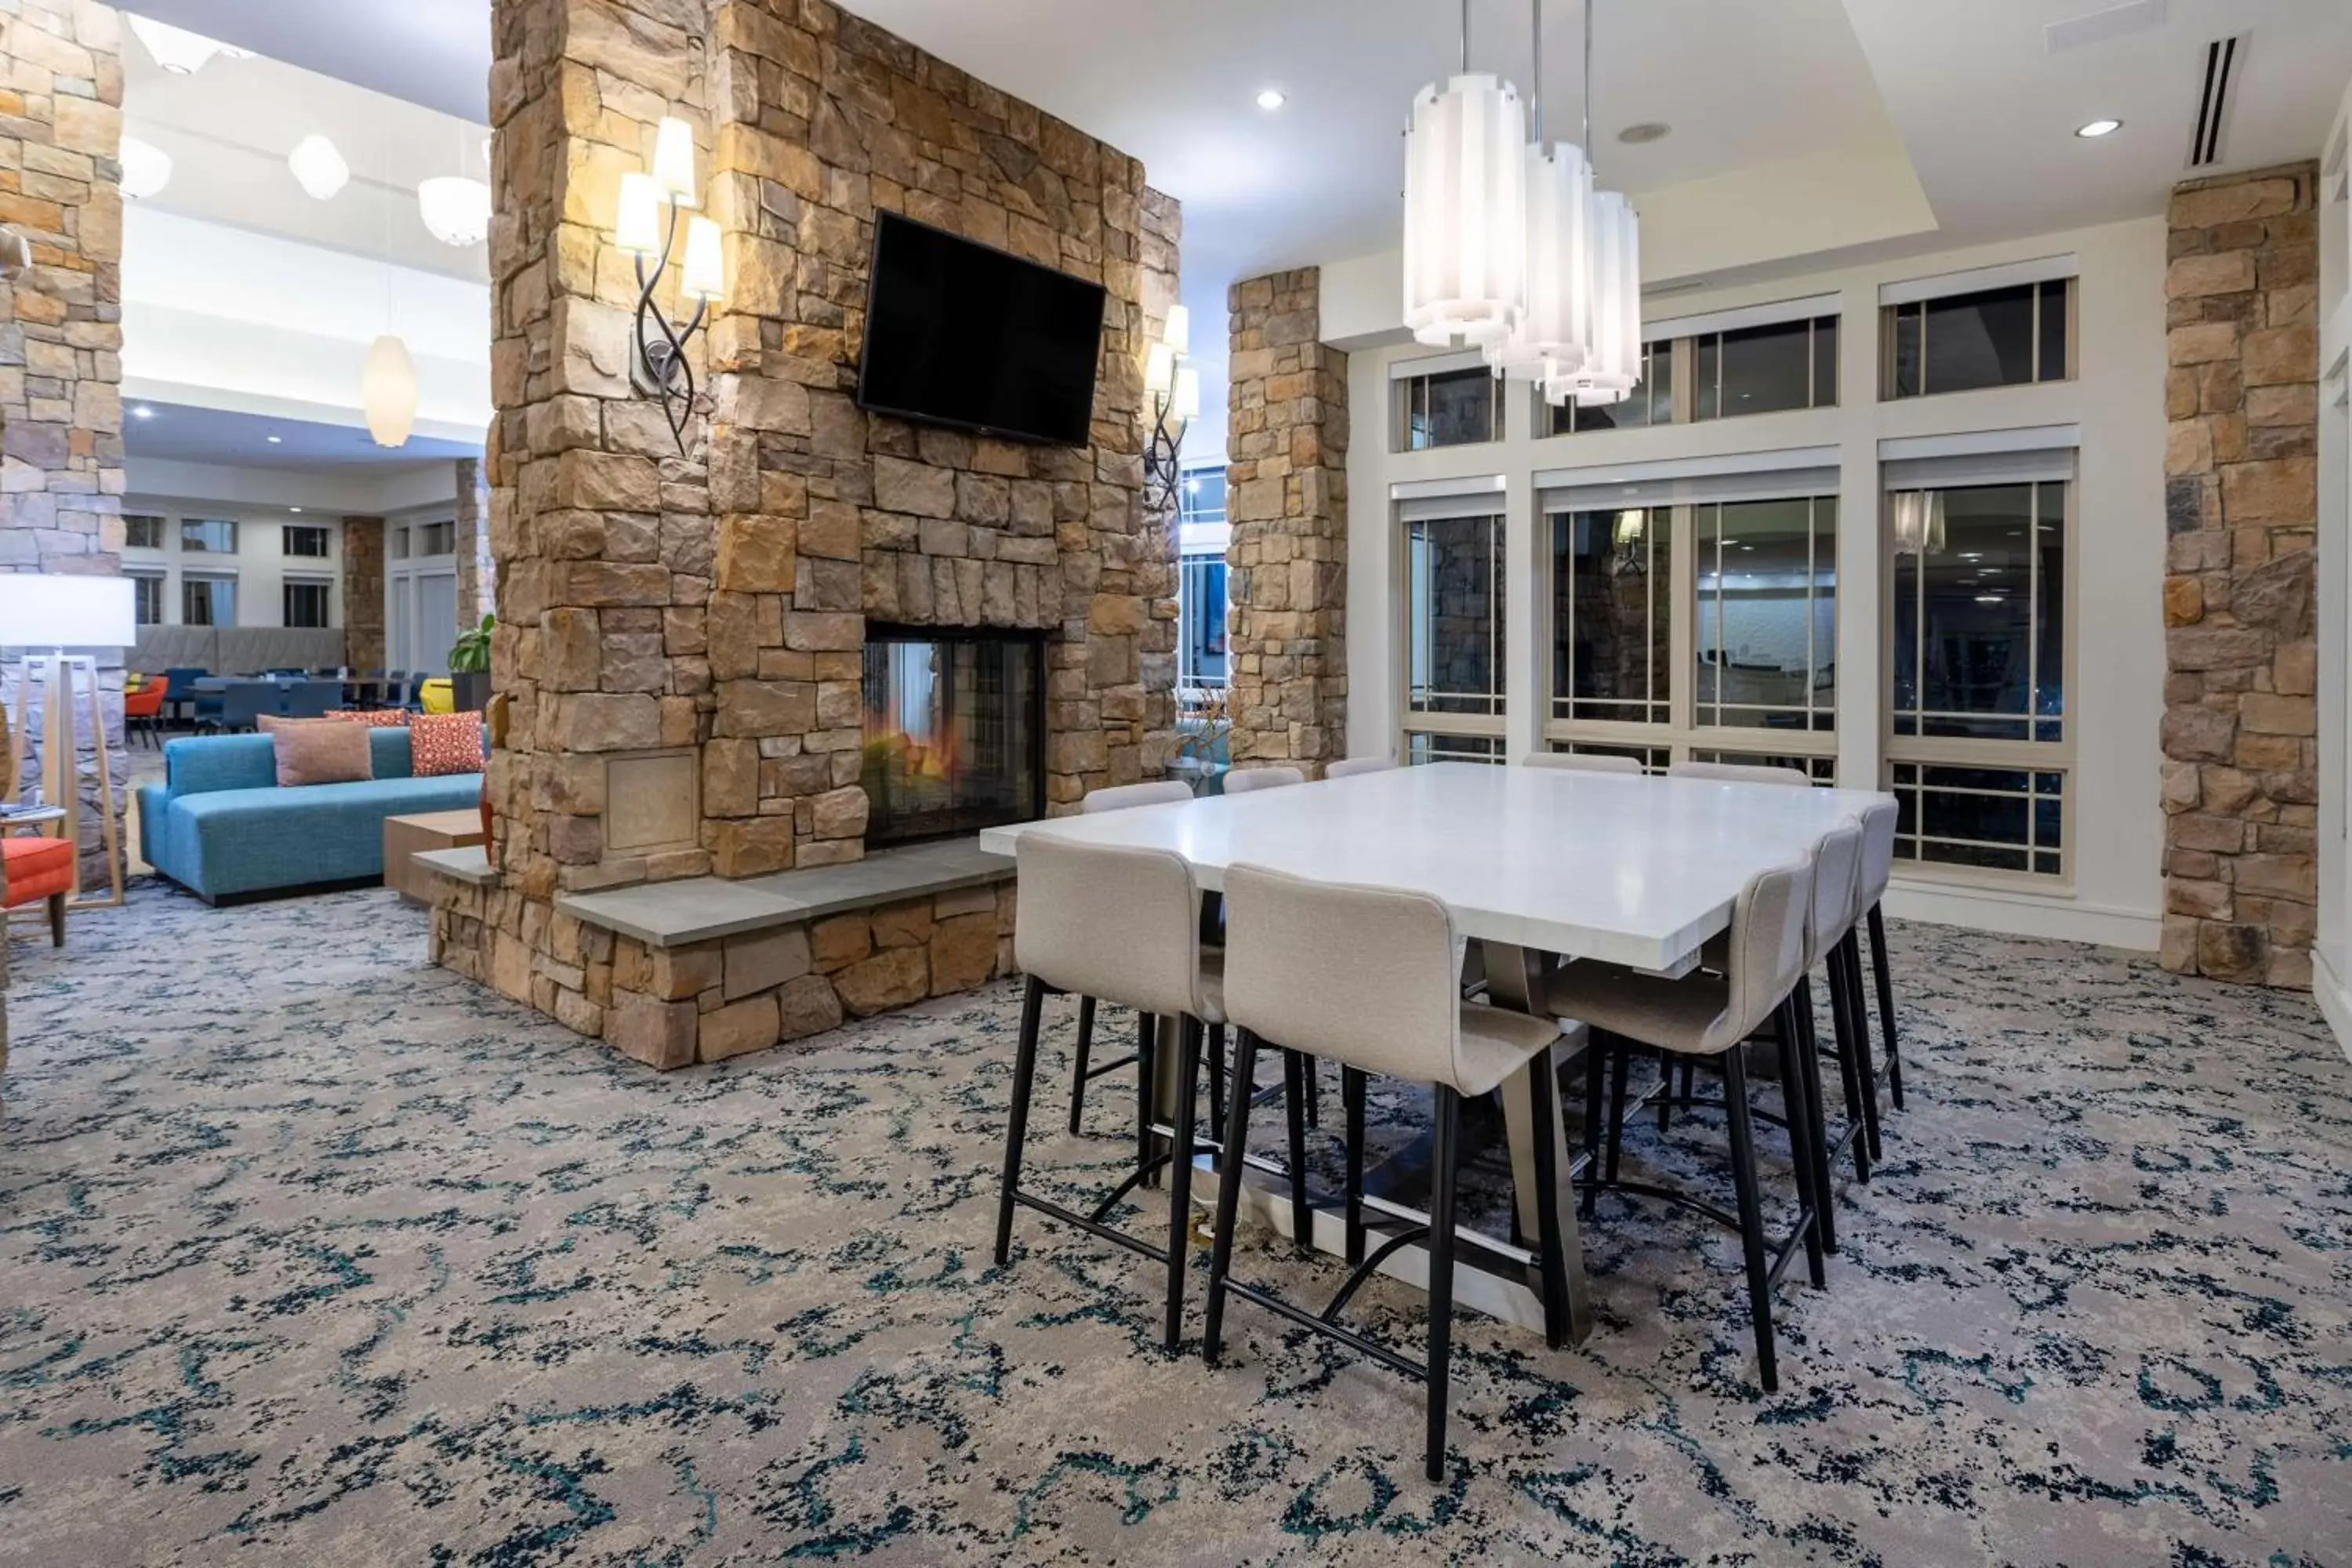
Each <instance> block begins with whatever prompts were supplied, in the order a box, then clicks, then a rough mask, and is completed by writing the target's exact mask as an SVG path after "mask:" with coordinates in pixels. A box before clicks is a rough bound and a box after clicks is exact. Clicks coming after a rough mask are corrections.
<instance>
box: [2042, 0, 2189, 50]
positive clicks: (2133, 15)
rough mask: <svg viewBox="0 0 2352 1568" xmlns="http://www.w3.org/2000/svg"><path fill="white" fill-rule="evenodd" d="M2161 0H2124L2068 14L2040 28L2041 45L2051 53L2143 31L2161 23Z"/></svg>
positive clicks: (2163, 2) (2163, 6) (2162, 3)
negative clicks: (2124, 0) (2080, 13)
mask: <svg viewBox="0 0 2352 1568" xmlns="http://www.w3.org/2000/svg"><path fill="white" fill-rule="evenodd" d="M2164 13H2165V0H2128V4H2126V5H2110V6H2108V7H2107V8H2106V9H2105V10H2104V11H2094V12H2092V13H2091V14H2090V15H2089V16H2069V17H2067V18H2066V19H2065V20H2064V21H2063V22H2053V23H2051V24H2050V25H2049V26H2046V27H2044V28H2042V48H2043V49H2044V50H2045V51H2046V52H2048V53H2050V54H2053V55H2058V54H2063V53H2065V52H2066V51H2067V50H2068V49H2080V48H2085V47H2089V46H2090V45H2092V44H2104V43H2105V42H2106V41H2107V40H2108V39H2110V38H2120V37H2126V36H2128V35H2130V34H2133V33H2145V32H2147V31H2149V30H2151V29H2153V28H2157V27H2161V26H2164Z"/></svg>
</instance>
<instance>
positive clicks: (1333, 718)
mask: <svg viewBox="0 0 2352 1568" xmlns="http://www.w3.org/2000/svg"><path fill="white" fill-rule="evenodd" d="M1320 283H1321V274H1320V272H1319V270H1318V268H1312V267H1308V268H1300V269H1299V270H1297V271H1295V272H1279V273H1276V274H1275V275H1274V276H1273V277H1271V278H1255V279H1250V280H1249V281H1247V282H1244V283H1236V284H1234V287H1233V289H1232V290H1231V293H1230V295H1229V299H1228V305H1229V309H1230V310H1231V313H1232V323H1231V331H1232V339H1233V343H1232V360H1231V367H1230V374H1231V376H1232V392H1231V397H1230V402H1231V407H1232V416H1233V429H1232V436H1231V448H1230V449H1231V453H1232V458H1233V461H1232V465H1231V467H1230V468H1228V469H1227V470H1226V481H1225V506H1226V513H1227V516H1228V518H1229V519H1230V520H1231V521H1232V524H1233V534H1232V542H1231V543H1230V544H1229V545H1228V546H1227V547H1226V551H1225V563H1226V566H1227V593H1228V595H1229V602H1230V604H1231V606H1232V608H1231V610H1230V612H1229V615H1228V619H1227V629H1228V638H1229V647H1230V650H1231V659H1232V663H1231V669H1232V678H1231V690H1230V692H1229V694H1228V697H1227V704H1226V705H1227V710H1228V711H1229V712H1230V713H1231V715H1232V719H1233V742H1232V754H1233V761H1234V766H1236V767H1246V766H1248V765H1249V764H1250V763H1296V764H1297V765H1299V766H1302V767H1304V768H1305V769H1306V770H1307V774H1308V776H1310V777H1314V776H1318V775H1319V774H1320V773H1321V768H1322V764H1323V763H1325V762H1326V761H1329V760H1333V759H1337V758H1340V757H1344V756H1346V755H1347V754H1348V730H1347V725H1348V620H1347V592H1348V356H1347V355H1346V354H1344V353H1339V351H1338V350H1336V349H1332V348H1329V347H1328V346H1326V345H1325V344H1324V343H1323V342H1320V341H1319V339H1320V333H1321V311H1320V306H1319V302H1318V290H1319V288H1320Z"/></svg>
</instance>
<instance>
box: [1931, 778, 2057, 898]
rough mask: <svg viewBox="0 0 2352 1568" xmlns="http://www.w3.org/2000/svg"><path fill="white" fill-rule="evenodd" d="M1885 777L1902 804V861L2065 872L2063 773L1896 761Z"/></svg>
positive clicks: (2054, 873) (2045, 873) (2049, 873)
mask: <svg viewBox="0 0 2352 1568" xmlns="http://www.w3.org/2000/svg"><path fill="white" fill-rule="evenodd" d="M1888 778H1889V784H1890V787H1891V788H1892V789H1893V790H1894V792H1895V799H1896V801H1897V802H1899V803H1900V804H1901V806H1902V815H1901V816H1900V817H1899V818H1898V819H1897V822H1896V826H1895V856H1896V858H1897V859H1898V861H1906V860H1907V861H1911V862H1914V863H1927V864H1940V865H1946V866H1974V867H1978V868H1982V869H1985V870H1992V871H2022V872H2028V873H2031V874H2032V875H2035V876H2042V877H2055V876H2058V875H2060V874H2061V873H2062V872H2063V841H2062V837H2061V835H2062V833H2063V824H2064V821H2065V784H2066V775H2065V774H2064V773H2059V772H2054V771H2051V770H2047V769H2027V768H1973V767H1939V766H1935V765H1932V764H1928V763H1894V764H1892V765H1891V767H1890V769H1889V773H1888Z"/></svg>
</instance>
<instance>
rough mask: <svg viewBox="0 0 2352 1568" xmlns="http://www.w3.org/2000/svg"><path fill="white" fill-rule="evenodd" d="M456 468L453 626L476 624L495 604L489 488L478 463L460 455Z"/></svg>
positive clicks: (496, 604)
mask: <svg viewBox="0 0 2352 1568" xmlns="http://www.w3.org/2000/svg"><path fill="white" fill-rule="evenodd" d="M452 467H454V468H456V469H457V475H456V478H457V527H456V529H455V530H454V531H455V532H456V534H457V629H458V630H459V631H464V630H465V629H466V628H467V627H468V626H474V625H477V624H478V623H479V622H480V620H481V618H482V617H483V616H487V615H488V614H489V613H490V612H492V611H493V610H495V609H497V608H498V600H497V598H496V597H495V590H496V588H497V584H498V571H497V569H496V568H495V567H494V566H493V565H492V564H491V561H490V531H489V526H488V513H489V492H488V486H487V485H485V484H484V482H483V479H482V465H481V464H480V462H478V460H476V459H475V458H458V459H457V462H456V463H455V464H454V465H452Z"/></svg>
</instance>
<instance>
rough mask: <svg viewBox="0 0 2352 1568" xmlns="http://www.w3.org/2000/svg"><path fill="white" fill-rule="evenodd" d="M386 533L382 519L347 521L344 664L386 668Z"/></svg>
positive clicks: (344, 584)
mask: <svg viewBox="0 0 2352 1568" xmlns="http://www.w3.org/2000/svg"><path fill="white" fill-rule="evenodd" d="M383 530H384V521H383V519H382V518H380V517H347V518H345V519H343V662H344V663H345V664H347V665H349V666H350V667H351V668H353V669H382V668H383V667H384V663H383V661H384V643H383V637H384V631H383Z"/></svg>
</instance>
